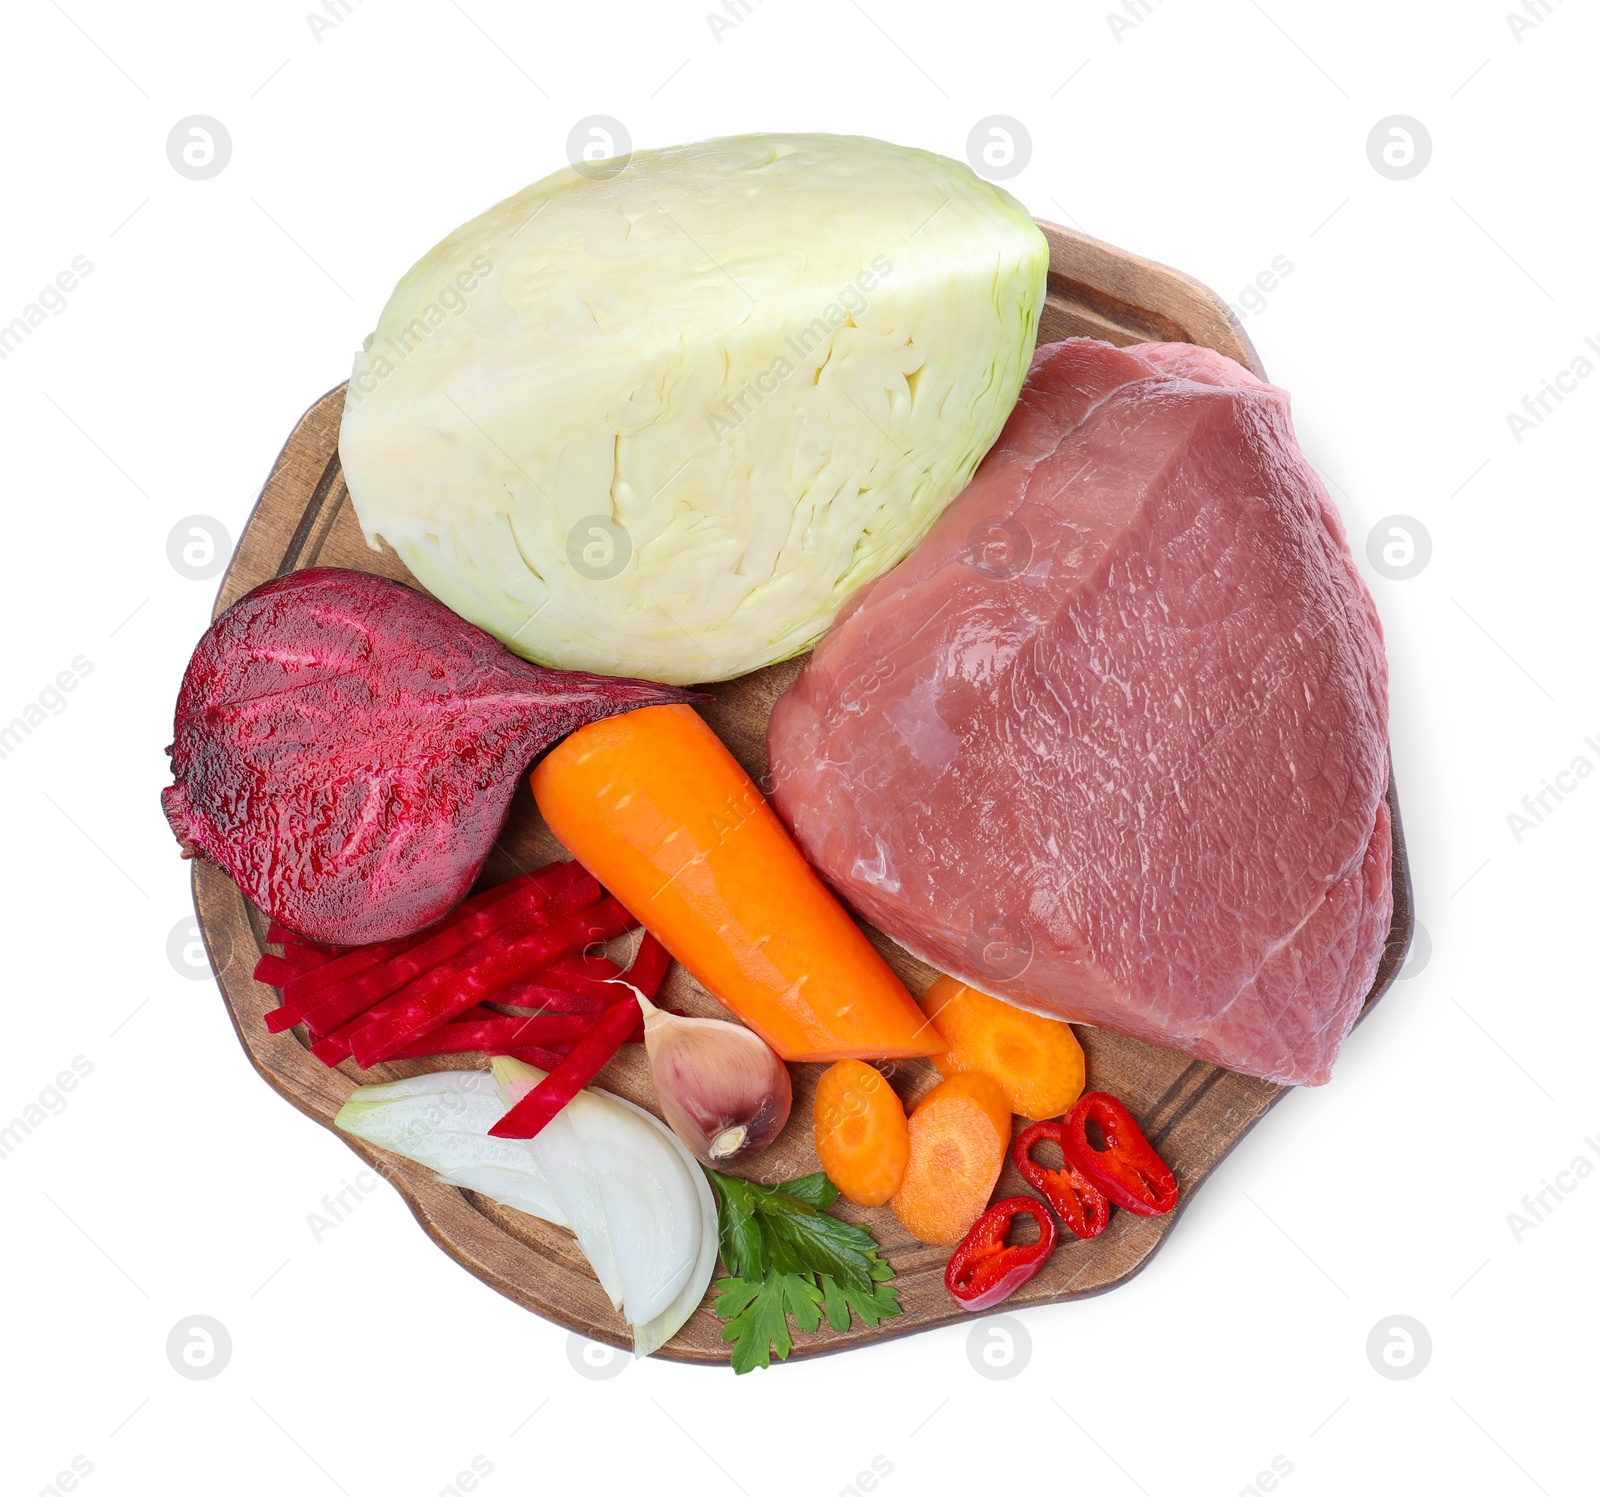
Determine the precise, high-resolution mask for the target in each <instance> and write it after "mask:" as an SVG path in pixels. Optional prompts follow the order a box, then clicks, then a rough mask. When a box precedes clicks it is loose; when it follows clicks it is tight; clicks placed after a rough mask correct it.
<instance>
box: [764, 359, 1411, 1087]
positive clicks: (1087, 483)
mask: <svg viewBox="0 0 1600 1497" xmlns="http://www.w3.org/2000/svg"><path fill="white" fill-rule="evenodd" d="M1386 733H1387V668H1386V665H1385V661H1384V655H1383V644H1382V636H1381V633H1380V630H1379V626H1378V619H1377V614H1376V612H1375V610H1374V608H1373V606H1372V601H1371V599H1370V597H1369V596H1368V594H1367V591H1366V588H1365V587H1364V586H1363V585H1362V582H1361V580H1360V578H1359V576H1358V575H1357V573H1356V570H1355V567H1354V564H1353V563H1352V561H1351V559H1350V553H1349V549H1348V547H1347V545H1346V543H1345V537H1344V530H1343V527H1342V525H1341V524H1340V521H1339V517H1338V515H1337V514H1336V513H1335V511H1334V509H1333V506H1332V504H1331V502H1330V501H1329V499H1328V496H1327V494H1326V492H1325V491H1324V489H1323V487H1322V484H1321V483H1320V482H1319V481H1318V479H1317V477H1316V475H1315V474H1314V473H1313V472H1312V470H1311V467H1310V465H1309V464H1308V463H1307V462H1306V460H1305V459H1304V457H1303V456H1302V455H1301V453H1300V450H1299V447H1298V446H1297V444H1296V442H1295V438H1294V432H1293V428H1292V426H1291V424H1290V419H1289V400H1288V397H1287V395H1285V393H1284V392H1283V391H1282V390H1279V389H1277V388H1275V387H1274V386H1272V385H1268V384H1264V383H1263V382H1261V381H1260V380H1257V379H1256V378H1254V377H1253V376H1252V375H1250V374H1249V373H1247V372H1246V371H1245V370H1244V369H1242V368H1240V367H1239V366H1238V365H1237V364H1235V363H1233V362H1232V361H1231V360H1229V359H1225V358H1223V357H1222V356H1220V355H1218V354H1214V353H1211V352H1209V351H1207V350H1204V349H1200V348H1195V347H1192V346H1190V345H1187V344H1142V345H1138V346H1136V347H1133V348H1129V349H1117V348H1114V347H1112V346H1111V345H1109V344H1106V343H1098V342H1094V341H1092V340H1088V339H1071V340H1068V341H1067V342H1065V343H1057V344H1053V345H1051V346H1049V347H1046V348H1041V349H1040V350H1039V351H1038V353H1037V355H1036V356H1035V358H1034V363H1033V368H1032V371H1031V373H1030V374H1029V377H1028V381H1027V383H1026V385H1025V386H1024V387H1023V393H1022V397H1021V400H1020V401H1019V403H1018V405H1017V408H1016V410H1015V411H1014V412H1013V414H1012V416H1011V419H1010V421H1009V422H1008V423H1007V425H1006V428H1005V430H1004V431H1003V432H1002V433H1001V436H1000V439H999V441H998V442H997V443H996V444H995V446H994V448H993V449H992V450H991V451H990V453H989V455H988V456H987V457H986V458H985V459H984V462H983V464H982V466H981V467H980V468H979V469H978V472H977V474H976V475H975V477H974V478H973V481H972V483H971V485H970V486H969V487H968V488H967V490H966V491H965V493H963V494H962V495H961V497H960V498H958V499H957V500H956V501H955V503H954V504H952V505H951V506H950V507H949V509H947V510H946V511H945V513H944V515H943V516H942V517H941V518H940V520H939V521H938V523H937V524H936V525H935V527H934V529H933V530H932V531H931V532H930V534H929V536H928V538H927V539H926V540H925V541H924V542H923V543H922V545H921V546H920V547H918V549H917V550H916V551H915V552H913V553H912V555H911V556H910V557H909V558H907V560H906V561H904V562H903V563H902V564H901V565H900V566H899V567H897V568H896V569H895V570H894V571H892V572H890V573H888V574H887V575H886V576H884V577H882V578H880V579H879V580H878V581H877V582H875V583H873V584H872V585H870V586H869V587H867V588H865V589H864V590H863V591H862V592H861V593H860V594H858V596H857V597H856V598H855V599H854V600H853V601H852V603H851V605H850V606H849V608H847V609H846V611H845V612H844V613H843V614H841V616H840V619H839V621H838V622H837V623H836V624H835V626H834V628H833V630H832V632H831V633H830V634H829V635H828V636H827V638H826V639H824V640H823V642H822V644H821V645H820V646H818V648H817V650H816V651H815V653H814V654H813V655H812V657H811V659H810V661H809V662H808V663H807V665H806V668H805V670H804V671H803V672H802V673H801V675H800V677H799V679H798V680H797V681H796V682H795V684H794V685H793V686H792V687H791V688H790V689H789V691H788V692H786V693H785V694H784V695H783V697H781V698H780V699H779V701H778V704H777V706H776V708H775V710H774V712H773V714H772V722H771V726H770V729H769V737H768V748H769V752H770V757H771V762H772V776H771V783H772V785H773V797H774V801H775V804H776V806H777V809H778V811H779V813H780V814H781V815H782V816H783V817H784V819H785V820H786V821H787V822H788V823H789V825H790V826H791V827H792V828H793V829H794V832H795V835H796V837H797V838H798V839H799V841H800V844H801V846H802V847H803V848H804V849H805V851H806V853H807V855H808V856H809V857H810V858H811V859H812V861H813V862H814V863H815V864H816V865H817V867H818V868H819V869H820V870H821V871H822V873H823V874H824V876H825V877H826V878H828V879H829V880H830V881H831V882H832V883H833V885H834V886H835V888H837V889H838V890H839V892H840V893H841V894H842V895H843V896H844V897H845V899H846V900H848V901H849V902H850V903H851V904H852V905H854V906H855V907H856V909H858V910H859V911H860V912H861V913H862V914H863V915H865V916H866V917H867V918H868V919H870V920H871V921H873V922H874V923H875V924H876V925H878V926H879V927H881V928H882V929H883V930H884V931H886V932H887V933H888V934H889V935H891V936H893V937H894V939H895V940H897V941H899V942H900V943H901V944H902V945H904V946H905V947H907V948H908V949H909V950H911V951H913V952H915V953H916V954H917V955H918V956H920V957H922V958H923V959H924V960H926V961H927V962H929V963H930V964H932V965H933V966H935V967H937V968H939V969H940V970H941V971H944V972H948V973H951V974H953V975H954V976H956V977H958V978H960V979H961V980H962V981H964V982H968V983H971V984H972V985H973V986H975V987H978V988H981V989H983V990H984V991H986V992H989V993H993V994H995V995H997V996H999V997H1002V998H1006V999H1009V1000H1011V1001H1012V1002H1015V1003H1017V1004H1019V1005H1020V1006H1022V1007H1024V1008H1030V1009H1034V1010H1036V1011H1038V1012H1041V1013H1046V1014H1050V1015H1053V1016H1056V1017H1063V1018H1068V1019H1074V1020H1079V1021H1082V1022H1085V1023H1090V1024H1097V1025H1102V1026H1104V1027H1105V1028H1108V1029H1113V1030H1117V1031H1120V1032H1122V1033H1126V1034H1132V1035H1136V1036H1138V1037H1140V1038H1141V1039H1145V1040H1149V1041H1151V1042H1152V1043H1155V1044H1159V1045H1169V1046H1172V1047H1174V1048H1176V1049H1179V1050H1182V1051H1185V1052H1187V1053H1188V1054H1190V1055H1194V1056H1198V1057H1201V1058H1203V1059H1205V1060H1209V1061H1214V1062H1216V1063H1217V1064H1219V1065H1224V1066H1228V1067H1231V1068H1232V1069H1234V1070H1238V1071H1244V1072H1247V1073H1249V1074H1251V1075H1255V1076H1261V1077H1265V1078H1267V1079H1270V1080H1273V1081H1279V1082H1292V1083H1310V1084H1315V1083H1320V1082H1323V1081H1326V1080H1327V1079H1328V1075H1329V1068H1330V1066H1331V1065H1332V1062H1333V1059H1334V1057H1335V1055H1336V1054H1337V1053H1338V1049H1339V1045H1340V1042H1341V1041H1342V1040H1343V1038H1344V1036H1345V1035H1346V1034H1347V1033H1348V1032H1349V1029H1350V1026H1351V1025H1352V1024H1353V1023H1354V1021H1355V1018H1356V1016H1357V1014H1358V1013H1359V1011H1360V1008H1361V1004H1362V1000H1363V998H1364V996H1365V994H1366V993H1367V991H1368V989H1369V987H1370V985H1371V983H1372V978H1373V973H1374V971H1375V970H1376V967H1377V962H1378V957H1379V954H1380V952H1381V950H1382V948H1383V944H1384V938H1385V934H1386V932H1387V930H1388V927H1389V921H1390V915H1391V902H1392V888H1391V883H1390V867H1389V859H1390V827H1389V813H1388V808H1387V805H1386V803H1385V801H1384V793H1385V789H1386V785H1387V780H1388V749H1387V744H1386Z"/></svg>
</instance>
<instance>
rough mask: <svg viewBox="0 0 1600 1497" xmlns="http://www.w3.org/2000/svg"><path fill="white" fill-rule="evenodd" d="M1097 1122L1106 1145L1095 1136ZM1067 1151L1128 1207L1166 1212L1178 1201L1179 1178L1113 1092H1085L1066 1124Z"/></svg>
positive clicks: (1159, 1213) (1145, 1212) (1116, 1202)
mask: <svg viewBox="0 0 1600 1497" xmlns="http://www.w3.org/2000/svg"><path fill="white" fill-rule="evenodd" d="M1091 1122H1092V1123H1094V1124H1095V1126H1096V1127H1098V1128H1099V1130H1100V1132H1101V1135H1102V1136H1103V1137H1104V1139H1105V1148H1103V1149H1097V1148H1095V1146H1094V1145H1093V1144H1091V1143H1090V1142H1089V1134H1088V1125H1089V1124H1090V1123H1091ZM1061 1152H1062V1153H1063V1154H1065V1155H1066V1157H1067V1160H1068V1161H1069V1162H1070V1163H1071V1164H1073V1165H1074V1166H1076V1167H1077V1169H1079V1170H1080V1171H1082V1173H1083V1174H1085V1175H1087V1176H1088V1178H1089V1180H1090V1181H1091V1182H1092V1183H1093V1184H1094V1185H1097V1186H1098V1187H1099V1188H1100V1189H1101V1190H1102V1191H1104V1192H1105V1194H1106V1195H1107V1196H1108V1197H1110V1199H1111V1201H1112V1203H1113V1204H1114V1205H1117V1206H1121V1207H1122V1209H1123V1210H1124V1211H1132V1212H1134V1213H1136V1214H1137V1215H1139V1216H1164V1215H1165V1214H1166V1213H1167V1212H1169V1211H1171V1210H1172V1208H1173V1207H1174V1206H1175V1205H1176V1204H1177V1201H1178V1182H1177V1180H1176V1179H1174V1178H1173V1174H1172V1171H1171V1170H1170V1169H1168V1168H1167V1165H1166V1161H1165V1160H1163V1159H1162V1157H1161V1156H1160V1155H1159V1154H1158V1153H1156V1151H1155V1150H1154V1149H1153V1148H1152V1147H1151V1146H1150V1141H1149V1140H1148V1139H1147V1138H1146V1137H1145V1136H1144V1134H1143V1133H1141V1132H1140V1131H1139V1125H1138V1124H1137V1123H1136V1122H1134V1120H1133V1114H1132V1113H1131V1112H1129V1111H1128V1109H1127V1108H1126V1107H1124V1106H1123V1105H1122V1103H1120V1102H1119V1101H1117V1099H1116V1098H1115V1097H1113V1096H1112V1095H1111V1093H1110V1092H1085V1093H1084V1094H1083V1095H1082V1096H1081V1097H1079V1098H1078V1105H1077V1106H1076V1107H1074V1108H1073V1109H1072V1111H1071V1112H1069V1113H1068V1114H1067V1116H1066V1118H1065V1120H1064V1121H1063V1123H1062V1125H1061Z"/></svg>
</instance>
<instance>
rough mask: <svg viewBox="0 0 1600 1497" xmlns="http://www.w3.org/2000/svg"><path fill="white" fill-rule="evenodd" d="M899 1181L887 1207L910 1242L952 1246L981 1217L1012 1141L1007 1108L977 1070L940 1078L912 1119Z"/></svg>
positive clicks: (994, 1087) (993, 1085)
mask: <svg viewBox="0 0 1600 1497" xmlns="http://www.w3.org/2000/svg"><path fill="white" fill-rule="evenodd" d="M909 1132H910V1142H911V1152H910V1156H909V1157H908V1159H907V1160H906V1173H905V1178H904V1179H902V1180H901V1182H900V1189H899V1190H898V1191H897V1192H896V1193H895V1196H894V1199H893V1200H892V1201H891V1202H890V1203H889V1204H890V1205H891V1206H892V1207H893V1208H894V1214H895V1215H896V1216H897V1217H899V1218H900V1225H901V1226H903V1227H904V1228H905V1229H906V1231H908V1232H909V1233H910V1234H911V1235H912V1236H913V1237H915V1238H917V1239H918V1240H919V1241H921V1242H929V1243H933V1244H934V1245H935V1246H938V1247H953V1246H955V1244H956V1243H958V1242H960V1241H961V1239H962V1238H963V1237H965V1236H966V1235H967V1233H968V1232H969V1231H971V1230H972V1224H973V1223H974V1222H975V1221H977V1219H978V1218H979V1217H980V1216H982V1215H983V1212H984V1208H985V1207H986V1206H988V1204H989V1197H990V1195H991V1194H992V1193H993V1191H994V1186H995V1181H997V1180H998V1179H999V1178H1000V1171H1001V1169H1002V1168H1003V1167H1004V1165H1005V1162H1006V1150H1007V1148H1009V1147H1010V1144H1011V1103H1010V1102H1009V1101H1007V1100H1006V1094H1005V1092H1004V1091H1003V1090H1002V1089H1001V1087H1000V1085H999V1083H997V1082H994V1081H991V1080H990V1079H989V1078H988V1077H987V1076H985V1075H983V1074H982V1073H981V1072H979V1071H968V1072H964V1073H963V1074H961V1075H959V1076H952V1077H950V1078H949V1080H947V1081H941V1082H940V1083H939V1084H938V1086H936V1087H934V1089H933V1090H932V1091H931V1092H929V1093H928V1095H927V1096H925V1097H924V1098H923V1099H922V1100H921V1101H920V1102H919V1103H917V1106H916V1109H915V1110H914V1111H913V1112H912V1114H911V1122H910V1125H909Z"/></svg>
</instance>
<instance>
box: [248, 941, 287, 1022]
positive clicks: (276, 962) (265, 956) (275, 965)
mask: <svg viewBox="0 0 1600 1497" xmlns="http://www.w3.org/2000/svg"><path fill="white" fill-rule="evenodd" d="M297 971H299V968H297V967H295V966H292V965H291V964H290V963H289V962H286V961H285V960H284V959H283V958H282V957H281V956H274V955H273V954H272V953H271V952H270V951H263V952H262V953H261V960H260V961H258V962H257V963H256V970H255V971H254V973H252V974H251V975H252V976H253V977H254V978H255V980H256V981H257V982H264V983H266V984H267V985H268V986H269V987H274V988H281V987H282V986H283V985H284V984H285V983H286V982H288V980H289V979H290V978H291V977H293V976H294V974H295V973H296V972H297ZM274 1012H276V1010H274ZM268 1017H269V1023H268V1028H271V1023H270V1015H269V1016H268Z"/></svg>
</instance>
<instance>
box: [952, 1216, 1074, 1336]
mask: <svg viewBox="0 0 1600 1497" xmlns="http://www.w3.org/2000/svg"><path fill="white" fill-rule="evenodd" d="M1019 1216H1031V1217H1032V1218H1033V1219H1034V1221H1036V1222H1038V1224H1039V1240H1038V1241H1037V1242H1027V1243H1022V1242H1011V1241H1009V1238H1010V1236H1011V1223H1012V1222H1014V1221H1015V1220H1016V1219H1017V1218H1018V1217H1019ZM1055 1247H1056V1224H1055V1221H1054V1219H1053V1218H1052V1217H1051V1215H1050V1213H1049V1212H1048V1211H1046V1210H1045V1209H1044V1207H1043V1206H1042V1205H1041V1204H1040V1203H1039V1202H1038V1201H1036V1200H1034V1198H1033V1197H1032V1196H1007V1197H1006V1199H1005V1200H1003V1201H996V1202H995V1203H994V1205H992V1206H991V1207H990V1208H989V1209H988V1210H987V1211H985V1212H984V1213H983V1215H982V1216H980V1217H979V1218H978V1219H977V1221H976V1222H974V1223H973V1225H972V1230H971V1231H970V1232H968V1233H967V1235H966V1236H965V1237H964V1238H962V1240H961V1242H960V1244H959V1245H958V1246H957V1248H956V1250H955V1252H953V1253H951V1255H950V1261H949V1263H947V1264H946V1265H945V1270H944V1287H945V1288H946V1289H948V1290H949V1291H950V1297H951V1299H953V1300H954V1301H955V1302H956V1303H957V1304H958V1305H960V1306H961V1308H962V1309H963V1310H987V1309H988V1308H989V1306H990V1305H998V1304H999V1303H1000V1301H1001V1300H1003V1299H1005V1298H1006V1297H1007V1296H1009V1295H1012V1294H1015V1293H1016V1292H1017V1290H1019V1289H1020V1288H1022V1286H1023V1285H1024V1284H1026V1283H1027V1282H1028V1280H1029V1279H1031V1278H1032V1277H1033V1276H1034V1275H1035V1274H1036V1273H1038V1272H1039V1270H1040V1269H1041V1268H1043V1267H1044V1265H1045V1261H1046V1260H1047V1259H1048V1258H1049V1256H1050V1254H1051V1253H1053V1252H1054V1251H1055Z"/></svg>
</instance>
